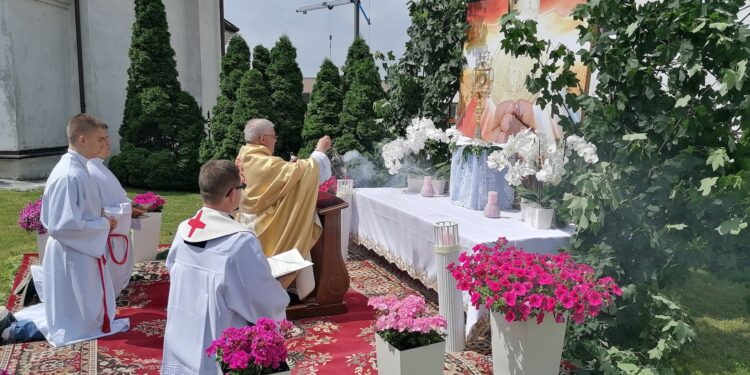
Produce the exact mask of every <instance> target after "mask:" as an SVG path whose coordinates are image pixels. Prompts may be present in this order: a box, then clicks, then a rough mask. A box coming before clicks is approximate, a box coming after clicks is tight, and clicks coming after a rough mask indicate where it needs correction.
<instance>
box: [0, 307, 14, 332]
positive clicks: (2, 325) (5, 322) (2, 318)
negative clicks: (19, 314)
mask: <svg viewBox="0 0 750 375" xmlns="http://www.w3.org/2000/svg"><path fill="white" fill-rule="evenodd" d="M15 321H16V317H15V316H13V314H12V313H11V312H10V311H9V310H8V309H7V308H6V307H5V306H0V332H2V331H5V329H6V328H8V327H9V326H10V324H11V323H13V322H15Z"/></svg>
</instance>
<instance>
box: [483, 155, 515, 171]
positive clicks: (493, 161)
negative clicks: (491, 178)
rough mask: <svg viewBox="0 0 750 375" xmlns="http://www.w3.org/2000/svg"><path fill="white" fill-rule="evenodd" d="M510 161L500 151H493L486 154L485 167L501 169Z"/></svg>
mask: <svg viewBox="0 0 750 375" xmlns="http://www.w3.org/2000/svg"><path fill="white" fill-rule="evenodd" d="M509 165H510V162H509V161H508V159H507V158H506V157H505V154H504V153H503V152H502V151H493V152H492V153H491V154H489V155H488V156H487V168H489V169H496V170H498V171H502V170H503V169H505V167H507V166H509Z"/></svg>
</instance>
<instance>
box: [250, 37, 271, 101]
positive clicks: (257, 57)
mask: <svg viewBox="0 0 750 375" xmlns="http://www.w3.org/2000/svg"><path fill="white" fill-rule="evenodd" d="M270 64H271V51H269V50H268V48H266V47H264V46H263V45H262V44H258V45H257V46H255V47H254V48H253V64H252V68H253V69H256V70H258V71H259V72H260V74H262V75H263V81H265V82H266V85H268V88H269V90H270V89H271V86H270V84H269V82H268V65H270Z"/></svg>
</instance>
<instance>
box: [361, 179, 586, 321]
mask: <svg viewBox="0 0 750 375" xmlns="http://www.w3.org/2000/svg"><path fill="white" fill-rule="evenodd" d="M403 190H404V189H400V188H371V189H356V191H355V195H354V200H353V202H352V221H351V238H352V239H353V241H354V242H355V243H357V244H359V245H362V246H365V247H367V248H368V249H371V250H372V251H374V252H375V253H377V254H378V255H380V256H382V257H383V258H385V259H386V260H388V261H390V262H392V263H394V264H395V265H396V266H398V267H399V268H400V269H401V270H403V271H405V272H406V273H408V274H409V275H410V276H411V277H413V278H414V279H416V280H419V281H421V282H422V283H423V284H424V285H425V286H427V287H429V288H431V289H434V290H437V257H436V255H435V251H434V250H433V243H434V242H433V241H434V240H433V227H432V225H433V223H435V222H438V221H454V222H457V223H458V231H459V236H460V243H461V247H462V248H463V249H464V250H463V251H465V250H466V249H471V248H472V247H474V245H476V244H480V243H493V242H495V240H497V238H498V237H500V236H503V237H505V238H507V239H508V241H509V244H510V245H514V246H516V247H519V248H523V249H525V250H528V251H534V252H539V253H555V252H557V251H558V250H559V249H560V248H561V247H562V246H564V245H566V244H567V243H568V241H569V239H570V237H571V236H572V235H573V233H574V232H575V229H574V227H572V226H569V227H566V228H561V229H548V230H538V229H533V228H531V227H530V226H528V225H527V224H526V223H524V222H522V221H521V215H520V212H519V211H518V210H503V211H502V215H501V217H500V218H498V219H488V218H486V217H484V215H483V214H482V211H475V210H470V209H467V208H463V207H459V206H456V205H454V204H452V203H451V199H450V197H432V198H425V197H422V196H421V195H419V194H407V193H404V191H403ZM464 303H465V305H466V306H467V322H466V333H467V335H468V334H469V333H470V332H471V327H472V326H473V325H474V323H476V321H477V320H478V319H479V316H480V313H481V312H480V311H477V310H475V309H474V308H473V307H472V306H471V305H470V304H469V303H468V295H467V294H466V293H465V294H464Z"/></svg>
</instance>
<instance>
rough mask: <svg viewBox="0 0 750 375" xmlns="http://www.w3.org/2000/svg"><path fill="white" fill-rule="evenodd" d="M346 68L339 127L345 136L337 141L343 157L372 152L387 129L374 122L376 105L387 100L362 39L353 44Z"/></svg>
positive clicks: (373, 61)
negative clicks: (354, 153) (382, 100)
mask: <svg viewBox="0 0 750 375" xmlns="http://www.w3.org/2000/svg"><path fill="white" fill-rule="evenodd" d="M346 64H347V65H346V66H344V79H343V82H344V86H345V87H348V89H347V90H346V91H345V93H344V103H343V106H342V110H341V114H340V115H339V123H340V125H341V131H342V136H341V138H340V139H339V140H338V141H336V143H335V145H336V148H337V149H338V151H339V152H340V153H345V152H347V151H349V150H354V149H356V150H358V151H360V152H371V151H373V150H374V147H375V142H378V141H381V140H382V139H383V138H384V137H385V135H386V131H385V128H384V127H383V126H382V125H380V124H377V123H376V122H375V117H376V116H375V113H374V111H373V103H374V102H375V101H377V100H379V99H382V98H384V97H385V92H384V91H383V87H382V86H381V84H380V74H379V73H378V68H377V67H376V66H375V60H374V59H373V57H372V54H370V49H369V47H368V46H367V44H366V43H365V42H364V40H362V39H357V40H355V41H354V43H353V44H352V46H351V47H350V48H349V53H348V54H347V59H346Z"/></svg>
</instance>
